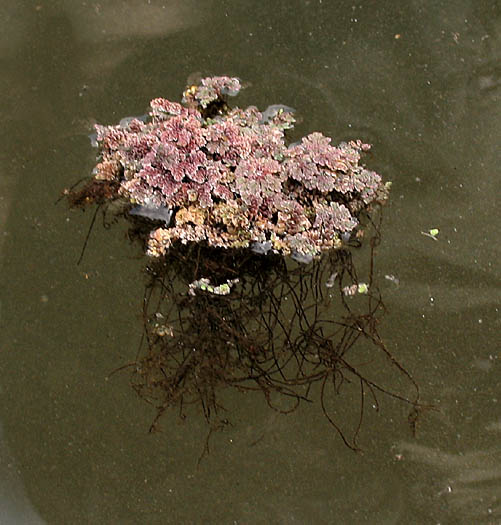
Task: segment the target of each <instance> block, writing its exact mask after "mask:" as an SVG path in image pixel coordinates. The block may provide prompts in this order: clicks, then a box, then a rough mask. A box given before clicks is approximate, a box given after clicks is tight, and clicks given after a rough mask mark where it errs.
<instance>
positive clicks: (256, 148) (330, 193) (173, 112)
mask: <svg viewBox="0 0 501 525" xmlns="http://www.w3.org/2000/svg"><path fill="white" fill-rule="evenodd" d="M241 87H242V86H241V83H240V81H239V79H237V78H229V77H209V78H205V79H203V80H201V82H200V84H199V85H194V86H190V87H188V88H187V89H186V91H185V92H184V97H183V103H184V105H182V104H179V103H177V102H171V101H169V100H166V99H163V98H156V99H154V100H152V101H151V103H150V108H151V109H150V113H149V118H148V119H147V121H146V122H143V121H142V120H139V119H125V120H124V121H122V124H121V125H118V126H99V125H98V126H96V131H97V144H98V146H99V148H100V161H99V163H98V164H97V166H96V168H95V172H94V173H95V175H94V176H95V178H96V179H97V180H104V181H108V182H111V181H113V182H115V183H116V184H117V186H116V187H117V188H118V190H117V195H116V197H120V198H122V199H126V200H127V201H129V202H130V203H131V204H132V205H134V208H133V211H132V213H133V214H135V215H143V216H147V217H150V218H152V219H156V218H159V219H161V220H164V222H165V224H164V225H162V226H161V227H159V228H157V229H154V230H153V231H152V232H151V236H150V240H149V243H148V254H149V255H152V256H161V255H163V254H165V252H166V250H168V249H169V247H170V246H171V245H172V243H174V242H176V241H180V242H182V243H188V242H205V243H207V244H208V245H209V246H213V247H222V248H251V249H253V250H254V251H259V247H260V246H263V245H264V246H266V247H268V248H267V250H263V253H264V252H268V251H270V250H272V251H274V252H275V253H280V254H283V255H292V256H293V257H295V258H296V259H297V260H301V261H304V262H308V261H310V260H311V259H312V258H313V257H316V256H319V255H320V254H321V252H322V251H325V250H329V249H331V248H339V247H340V246H341V245H342V240H343V239H346V238H349V237H350V235H351V234H352V233H354V232H355V230H357V229H360V216H361V215H362V214H363V213H366V212H368V211H370V209H371V208H372V206H373V205H374V204H375V203H381V202H384V201H385V200H386V198H387V186H386V185H385V184H384V183H383V182H382V179H381V177H380V176H379V175H378V174H377V173H375V172H373V171H369V170H367V169H365V168H364V167H363V166H362V165H361V164H360V158H361V154H362V153H363V152H365V151H368V150H369V149H370V146H369V145H368V144H364V143H363V142H361V141H360V140H356V141H350V142H348V143H342V144H340V145H339V146H333V145H331V139H330V138H329V137H325V136H324V135H322V134H321V133H318V132H316V133H312V134H310V135H308V136H307V137H304V138H303V139H302V140H301V141H300V143H298V144H295V145H289V144H288V143H287V140H286V136H285V132H286V130H287V129H289V128H291V127H292V126H293V124H294V122H295V120H294V116H293V110H292V108H289V107H287V106H280V105H274V106H270V107H269V108H268V109H266V110H265V111H264V112H262V113H261V112H260V111H258V109H257V108H255V107H252V106H251V107H249V108H247V109H240V108H234V109H230V108H229V107H228V105H227V103H226V98H227V96H228V95H230V96H234V95H236V94H237V93H238V92H239V91H240V89H241ZM171 217H172V220H171V219H170V218H171ZM166 218H169V220H165V219H166Z"/></svg>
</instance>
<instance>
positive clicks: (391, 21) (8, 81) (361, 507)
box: [0, 0, 501, 524]
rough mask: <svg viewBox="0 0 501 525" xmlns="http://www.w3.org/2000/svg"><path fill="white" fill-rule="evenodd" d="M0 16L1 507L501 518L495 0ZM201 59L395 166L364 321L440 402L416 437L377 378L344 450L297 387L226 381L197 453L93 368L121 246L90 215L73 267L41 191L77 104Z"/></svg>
mask: <svg viewBox="0 0 501 525" xmlns="http://www.w3.org/2000/svg"><path fill="white" fill-rule="evenodd" d="M1 13H2V17H1V22H0V24H1V26H2V31H1V32H0V34H1V36H0V43H1V50H2V66H3V72H2V92H3V93H2V95H3V96H2V103H1V112H2V123H1V126H2V131H3V132H2V143H1V146H0V147H1V152H2V168H1V179H0V188H1V189H0V198H1V200H0V217H1V221H2V222H1V226H2V230H1V232H0V234H1V236H0V242H1V245H0V246H1V250H2V251H1V256H2V270H1V275H2V293H1V303H0V322H1V334H2V338H1V346H0V372H1V379H0V381H1V382H0V395H1V397H0V399H1V405H0V406H1V407H2V408H1V412H0V418H1V419H0V424H1V435H0V438H1V439H2V444H1V446H0V464H1V465H2V469H1V470H0V494H1V495H2V502H3V503H2V505H3V507H2V508H0V515H3V516H4V517H3V518H2V519H0V523H38V522H45V523H51V524H52V523H131V524H132V523H228V524H230V523H238V524H255V523H279V524H282V523H283V524H289V523H301V524H302V523H306V524H309V523H348V524H351V523H382V524H386V523H395V524H400V523H499V522H501V447H500V445H499V434H500V429H501V411H500V408H499V403H500V398H501V393H500V387H499V380H498V376H499V367H500V356H501V354H500V349H499V342H496V341H498V340H499V335H497V336H496V334H499V331H500V324H501V323H500V316H499V302H500V288H501V286H500V273H501V272H500V267H499V259H500V249H499V241H498V238H499V234H498V230H499V211H497V205H498V200H499V161H500V158H499V146H498V144H499V136H500V132H501V130H500V127H501V124H500V122H501V119H500V116H501V115H500V109H499V108H500V105H499V100H500V95H501V72H500V68H499V60H500V58H501V57H500V55H501V51H500V49H501V48H500V46H501V12H500V9H499V6H498V5H497V4H496V3H495V2H488V1H479V2H473V1H471V0H470V1H466V0H464V1H460V2H454V3H452V2H432V1H431V0H427V1H423V2H418V1H412V2H408V3H401V2H384V3H381V2H362V3H353V2H343V1H341V2H329V1H327V0H323V1H320V0H311V1H299V0H288V1H282V0H278V1H276V2H261V1H253V2H243V1H239V2H224V1H218V0H214V1H210V0H209V1H207V2H201V1H196V0H192V1H189V0H188V1H183V2H177V1H170V2H168V1H165V2H156V1H153V0H152V1H151V2H146V1H145V2H132V1H127V2H115V1H111V2H107V3H101V4H99V3H81V2H73V1H66V2H51V3H49V4H44V3H42V2H40V3H38V4H36V3H31V2H12V1H10V0H8V1H6V2H4V4H3V6H2V8H1ZM197 71H200V72H202V73H203V74H207V75H212V74H228V75H235V76H239V77H240V78H242V79H244V80H246V81H249V82H250V83H251V84H252V86H251V87H249V89H248V90H246V91H244V92H243V93H242V95H241V96H239V98H238V104H239V105H241V106H245V105H247V104H257V105H258V106H259V107H260V108H262V109H263V108H265V107H266V106H268V105H269V104H275V103H282V104H286V105H288V106H292V107H294V108H296V109H297V112H298V114H299V115H301V116H302V117H303V122H302V123H301V124H300V125H299V126H298V128H297V131H298V134H306V133H309V132H311V131H316V130H318V131H322V132H323V133H324V134H326V135H329V136H332V137H333V139H334V142H339V141H341V140H345V139H348V138H361V139H363V140H365V141H367V142H370V143H372V144H373V145H374V146H373V150H372V155H371V157H370V159H368V160H367V162H368V164H369V165H370V167H371V168H374V169H376V170H378V171H379V172H380V173H381V174H382V175H383V176H384V177H385V178H386V179H387V180H391V181H393V189H392V196H391V202H390V204H389V206H387V208H386V209H385V217H384V224H383V242H382V244H381V246H380V247H379V249H378V253H377V261H376V263H377V271H378V272H379V275H380V277H379V281H380V285H381V288H382V291H383V295H384V300H385V304H386V306H387V308H388V314H387V316H386V317H385V318H384V320H383V323H382V325H381V326H380V330H381V331H382V333H383V334H384V337H385V341H386V343H387V345H388V346H389V348H391V350H392V352H393V353H394V354H395V355H396V356H397V357H398V358H399V359H400V361H401V362H403V363H404V364H405V366H406V368H407V369H408V370H410V371H411V372H412V373H413V375H414V377H415V378H416V380H417V381H418V382H419V384H420V386H421V390H422V395H423V400H425V401H427V402H430V403H433V404H435V405H436V406H437V408H438V409H439V410H438V411H436V412H427V413H426V414H424V415H423V417H422V418H421V419H420V421H419V426H418V429H417V436H416V437H415V438H414V437H413V436H412V433H411V432H410V429H409V426H408V424H407V414H408V408H407V407H405V406H402V405H401V404H399V403H397V402H393V401H390V400H388V399H384V398H382V399H381V410H380V412H379V413H377V414H376V413H375V412H374V413H369V414H368V416H367V418H366V420H365V423H364V428H363V434H362V436H361V439H360V444H361V445H362V447H363V448H364V450H365V453H364V454H363V455H357V454H354V453H353V452H352V451H351V450H349V449H347V448H346V447H344V446H343V444H342V443H341V442H340V440H339V438H338V437H337V436H336V434H335V433H334V432H333V430H332V428H331V427H329V425H328V424H327V423H326V421H325V420H324V418H323V416H322V415H321V412H320V410H319V409H318V407H316V406H304V407H302V408H300V410H298V411H297V412H295V413H293V414H291V415H289V416H281V415H278V414H276V413H274V412H272V411H271V410H270V409H269V408H268V407H267V405H266V404H265V403H264V402H263V400H262V398H261V396H259V395H255V396H253V395H234V396H230V397H228V399H227V400H226V406H227V409H228V416H229V418H230V419H231V422H232V426H228V427H227V428H225V429H224V431H222V432H221V433H219V434H216V435H215V436H213V439H212V440H211V453H210V455H208V456H207V457H206V458H205V459H204V461H202V463H201V464H200V466H199V467H198V468H197V460H198V457H199V455H200V451H201V448H202V447H203V444H204V441H205V436H206V426H205V422H204V420H203V419H201V418H199V417H198V416H197V415H196V414H193V416H192V417H190V418H189V419H188V420H187V421H185V422H180V421H179V420H178V419H177V418H176V417H175V414H172V415H170V416H168V417H166V418H165V419H164V421H163V425H162V427H163V432H162V433H159V434H154V435H149V434H148V433H147V429H148V427H149V424H150V423H151V420H152V417H153V416H154V411H153V410H152V409H151V408H150V407H149V406H148V405H146V404H144V403H143V402H141V401H140V400H138V399H137V397H136V396H135V394H134V392H133V391H132V390H131V389H130V387H129V385H128V382H127V376H126V375H116V376H113V377H112V378H111V379H110V380H108V381H107V380H106V376H107V374H108V373H109V372H110V371H111V370H113V369H115V368H116V367H118V366H120V365H122V364H124V363H126V362H128V361H130V360H132V359H133V358H134V357H135V354H136V350H137V346H138V344H139V339H140V333H141V332H140V331H141V323H140V319H139V312H140V308H141V301H142V293H143V286H144V280H143V276H142V274H141V272H140V270H141V268H142V264H143V262H142V260H141V258H140V251H139V249H138V248H137V247H136V246H131V245H130V244H129V243H128V242H127V240H126V238H125V227H124V226H123V225H116V226H114V227H113V228H112V229H111V230H105V229H104V228H102V227H101V226H99V224H98V225H97V226H96V228H94V232H93V235H92V238H91V241H90V244H89V246H88V248H87V251H86V255H85V258H84V260H83V262H82V264H81V265H80V266H76V260H77V259H78V255H79V253H80V249H81V246H82V243H83V240H84V238H85V234H86V230H87V227H88V224H89V222H90V219H91V213H87V214H81V213H79V212H69V211H68V210H66V208H65V206H64V205H59V206H54V201H55V200H56V199H57V197H58V195H59V193H60V191H61V189H62V188H64V187H66V186H69V185H71V184H72V183H73V182H74V181H76V180H77V179H79V178H80V177H82V176H85V175H87V174H88V173H89V171H90V170H91V169H92V166H93V164H94V160H95V159H94V155H95V150H92V149H91V147H90V145H89V141H88V138H87V134H88V133H90V132H91V129H90V126H91V123H92V122H93V121H98V122H101V123H115V122H118V121H119V120H120V119H121V118H122V117H124V116H127V115H140V114H143V113H144V111H145V109H146V107H147V104H148V102H149V100H150V99H151V98H153V97H156V96H165V97H167V98H170V99H172V100H178V99H179V94H180V92H181V91H182V89H183V87H184V84H185V81H186V79H187V77H188V76H189V75H190V74H192V73H194V72H197ZM431 228H439V229H440V233H439V235H438V240H437V241H434V240H433V239H430V238H429V237H427V236H425V235H422V233H421V232H427V231H428V230H430V229H431ZM385 275H388V276H391V275H393V276H395V277H396V278H397V279H398V283H399V284H398V285H397V284H396V281H395V280H389V279H385V277H384V276H385ZM381 380H383V381H386V382H389V384H391V382H392V380H393V378H392V376H391V375H389V374H388V371H382V372H381ZM394 382H395V387H398V386H402V384H403V383H402V382H401V379H400V378H398V377H395V378H394ZM338 406H339V408H338V411H337V417H338V418H341V419H343V417H345V418H348V417H349V416H350V415H352V414H353V411H354V410H356V409H357V406H354V405H353V404H352V399H351V398H349V397H344V398H343V396H342V395H341V396H340V397H339V400H338ZM37 520H38V521H37Z"/></svg>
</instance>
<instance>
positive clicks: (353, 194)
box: [67, 77, 420, 449]
mask: <svg viewBox="0 0 501 525" xmlns="http://www.w3.org/2000/svg"><path fill="white" fill-rule="evenodd" d="M241 87H242V86H241V83H240V81H239V80H238V79H236V78H229V77H211V78H205V79H203V80H201V82H200V83H199V84H196V85H192V86H188V88H187V89H186V90H185V92H184V94H183V104H180V103H177V102H171V101H169V100H166V99H163V98H156V99H154V100H152V101H151V103H150V111H149V116H148V117H147V118H146V119H145V120H144V121H143V120H141V119H137V118H132V119H131V118H127V119H124V120H122V121H121V123H120V124H119V125H117V126H96V131H97V140H96V143H97V145H98V147H99V155H100V156H99V159H98V164H97V166H96V168H95V170H94V174H93V177H92V179H91V180H90V182H89V183H88V184H87V185H86V186H85V187H84V188H83V189H80V190H74V191H72V190H70V191H68V192H67V194H68V198H69V201H70V205H72V206H74V207H75V206H82V205H84V204H88V203H96V204H98V209H99V206H101V205H104V207H105V209H106V204H108V203H110V202H111V201H118V203H121V204H123V206H122V207H121V210H122V211H125V212H126V215H127V217H128V218H129V220H130V221H131V222H132V227H131V229H130V233H131V234H135V235H136V236H137V237H138V238H139V239H140V240H141V241H143V243H145V244H146V247H147V253H148V254H149V255H150V256H152V257H150V258H149V259H148V263H147V273H148V276H149V279H148V284H147V286H146V289H145V295H144V301H143V312H142V314H143V315H142V317H143V326H144V336H145V337H144V341H145V342H146V345H145V346H146V348H144V347H143V348H142V349H141V352H140V353H139V354H138V356H137V358H136V359H135V360H134V361H133V362H132V363H129V364H127V365H125V366H124V367H122V368H130V370H131V384H132V386H133V388H134V389H135V390H136V392H137V393H138V394H139V395H140V396H141V397H142V398H144V399H146V400H147V401H148V402H149V403H151V404H152V405H154V407H155V409H156V417H155V419H154V421H153V424H152V426H151V429H152V430H154V429H156V428H157V426H158V421H159V418H160V417H161V416H162V415H163V414H164V413H165V411H166V410H167V409H168V408H171V407H173V406H175V407H177V408H178V409H179V413H180V414H181V415H182V416H184V414H185V409H186V407H187V406H188V405H191V404H199V405H200V406H201V407H202V411H203V414H204V416H205V417H206V419H207V421H208V422H209V423H210V429H211V431H212V429H214V428H217V426H218V418H219V416H218V413H219V412H220V411H221V410H222V406H221V404H220V401H219V397H218V392H219V389H220V388H222V387H231V388H234V389H237V390H238V391H248V390H258V391H261V392H262V393H263V395H264V397H265V399H266V401H267V403H268V404H269V406H270V407H272V408H274V409H275V410H278V411H280V412H283V413H285V412H291V411H293V410H294V409H295V408H296V407H297V406H298V405H299V404H300V403H301V402H304V401H312V398H313V397H314V396H315V395H316V396H317V399H318V398H319V401H320V406H321V408H322V411H323V413H324V414H325V416H326V417H327V419H328V420H329V421H330V423H331V424H332V425H333V426H334V427H335V429H336V430H337V431H338V433H339V434H340V436H341V437H342V439H343V440H344V442H345V443H346V444H347V445H348V446H349V447H351V448H353V449H358V445H357V435H358V432H359V429H360V426H361V424H362V418H363V414H364V408H365V406H366V403H365V397H366V395H369V396H370V399H371V403H370V405H371V406H376V407H377V406H378V401H377V397H376V395H377V394H378V393H384V394H387V395H389V396H391V397H393V398H396V399H399V400H401V401H404V402H406V403H409V404H411V405H412V407H413V408H414V409H415V410H417V408H418V407H419V406H420V405H419V404H418V399H419V389H418V385H417V384H416V383H415V382H414V380H413V379H412V377H411V376H410V375H409V373H408V372H407V371H406V370H405V368H404V367H403V366H402V365H400V364H399V363H398V361H397V360H396V359H395V358H394V357H393V356H392V355H391V353H390V352H389V351H388V349H387V348H386V346H385V345H384V343H383V341H382V340H381V338H380V336H379V334H378V331H377V325H378V321H379V318H380V315H381V314H382V312H383V311H384V307H383V304H382V301H381V297H380V295H379V292H378V288H377V285H376V283H375V282H374V279H373V273H374V272H373V268H374V265H373V260H374V249H375V247H376V246H377V244H378V242H379V227H378V225H377V224H376V223H375V221H374V220H373V216H374V213H373V211H375V208H376V207H377V205H379V204H381V203H384V202H385V201H386V199H387V197H388V183H387V184H384V183H383V181H382V179H381V177H380V176H379V175H378V174H377V173H375V172H374V171H370V170H368V169H366V168H365V167H364V166H363V165H362V164H360V159H361V155H362V154H363V153H364V152H366V151H367V150H369V148H370V147H369V145H367V144H364V143H363V142H361V141H360V140H355V141H350V142H345V143H342V144H340V145H338V146H333V145H332V144H331V139H330V138H328V137H325V136H324V135H322V134H321V133H311V134H310V135H308V136H306V137H304V138H302V140H301V141H299V142H298V143H295V144H290V143H289V141H288V140H287V136H286V135H287V131H288V130H290V129H291V128H292V127H293V125H294V122H295V119H294V113H293V111H294V110H292V109H291V108H289V107H287V106H282V105H273V106H269V107H268V108H267V109H266V110H264V111H263V112H260V111H259V110H258V109H257V108H256V107H253V106H251V107H248V108H246V109H241V108H238V107H234V108H231V107H230V106H229V105H228V97H229V96H235V95H236V94H237V93H238V92H239V90H240V89H241ZM114 208H115V209H117V208H120V206H118V207H114ZM110 209H111V207H110ZM96 213H97V210H96ZM138 217H139V218H138ZM94 218H95V215H94ZM93 221H94V219H93ZM92 224H93V222H92ZM364 232H366V234H367V236H369V244H370V250H368V251H367V250H365V252H364V253H365V255H368V256H369V261H368V264H367V262H366V264H365V267H366V269H368V272H367V273H368V275H366V277H365V279H364V280H363V281H361V280H360V279H359V277H358V275H357V271H356V269H355V264H354V262H353V259H354V257H353V253H352V247H353V246H354V245H356V244H357V242H358V241H359V239H360V238H361V237H362V235H363V233H364ZM369 232H371V233H369ZM353 241H357V242H353ZM358 244H359V245H360V244H361V243H360V242H358ZM84 247H85V245H84ZM264 254H268V255H267V256H264ZM287 256H290V257H292V258H293V259H295V260H296V261H297V262H300V263H311V264H296V263H294V262H291V261H290V259H288V257H287ZM357 341H361V342H362V345H364V342H365V347H364V351H365V352H366V354H365V355H364V358H362V360H361V362H365V363H367V362H369V363H370V367H368V368H370V370H369V374H366V371H365V370H364V373H362V371H361V370H359V368H358V367H359V361H358V360H356V359H354V358H353V357H352V353H351V349H352V347H353V346H354V344H355V343H356V342H357ZM368 354H369V355H368ZM388 363H389V365H390V366H391V367H393V368H394V369H396V370H397V371H398V372H399V373H400V374H402V375H403V376H404V377H405V378H406V379H407V380H408V381H410V383H411V384H412V385H413V386H414V388H415V398H414V399H408V398H407V397H406V396H403V395H400V394H398V393H396V392H393V391H391V390H388V389H386V388H384V387H382V386H380V385H378V383H377V382H376V380H375V379H374V378H373V377H374V376H373V374H374V372H375V371H376V372H377V370H378V368H379V367H380V366H379V365H381V366H383V365H384V364H388ZM315 385H316V386H317V388H314V386H315ZM341 385H343V388H356V389H358V390H359V392H360V397H359V399H360V404H361V406H360V410H359V411H357V416H356V418H355V419H356V421H355V423H354V425H351V424H348V425H347V426H348V427H350V428H352V429H353V430H352V432H351V437H346V436H345V432H344V429H343V428H342V426H343V427H344V425H340V424H339V423H338V422H337V421H334V419H333V415H332V413H333V406H332V399H329V396H328V393H330V394H333V396H332V397H335V395H337V394H338V393H339V391H340V388H341ZM416 414H417V412H416ZM219 422H221V419H219ZM209 435H210V432H209Z"/></svg>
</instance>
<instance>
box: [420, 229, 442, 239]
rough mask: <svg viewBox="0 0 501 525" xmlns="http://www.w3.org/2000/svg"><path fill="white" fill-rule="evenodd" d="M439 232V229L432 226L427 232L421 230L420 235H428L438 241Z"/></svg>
mask: <svg viewBox="0 0 501 525" xmlns="http://www.w3.org/2000/svg"><path fill="white" fill-rule="evenodd" d="M439 232H440V230H439V229H438V228H432V229H431V230H428V231H427V232H421V235H424V236H426V237H430V238H431V239H433V240H434V241H438V239H437V235H438V234H439Z"/></svg>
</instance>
